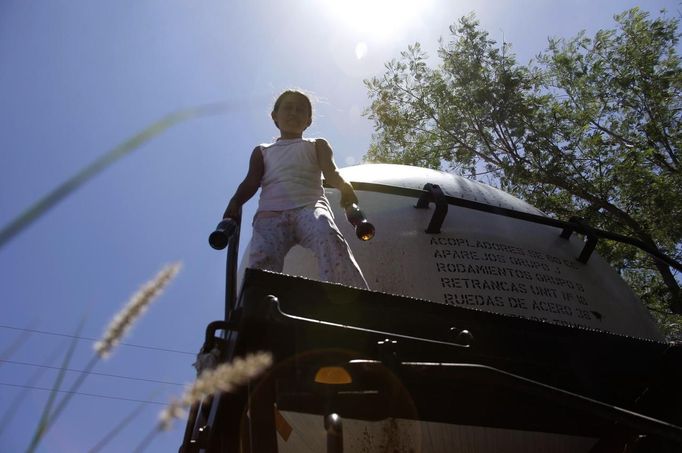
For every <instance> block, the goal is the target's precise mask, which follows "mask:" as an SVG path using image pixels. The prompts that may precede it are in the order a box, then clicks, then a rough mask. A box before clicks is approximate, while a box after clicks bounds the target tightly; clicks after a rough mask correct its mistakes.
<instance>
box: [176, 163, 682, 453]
mask: <svg viewBox="0 0 682 453" xmlns="http://www.w3.org/2000/svg"><path fill="white" fill-rule="evenodd" d="M341 172H342V174H343V176H344V178H345V179H346V180H348V181H352V184H353V186H354V187H355V189H356V192H357V193H358V197H359V199H360V203H361V207H362V210H363V211H364V212H365V213H366V214H367V215H368V217H369V220H370V221H371V222H372V223H373V225H374V227H375V229H376V235H375V237H374V238H373V239H372V240H369V241H360V240H358V239H356V237H355V233H354V231H353V226H352V225H351V224H349V223H347V222H345V221H342V220H341V219H343V216H344V215H345V214H344V213H343V212H342V210H341V209H340V208H338V209H336V210H335V212H334V215H335V217H336V218H337V225H338V226H339V227H340V229H341V230H342V233H343V234H344V236H345V238H346V240H347V241H348V242H349V244H350V245H351V248H352V250H353V253H354V255H355V258H356V260H357V261H358V263H359V264H360V267H361V268H362V270H363V272H364V274H365V277H366V279H367V282H368V284H369V289H358V288H351V287H347V286H344V285H338V284H332V283H327V282H321V281H318V279H317V275H318V272H317V268H316V260H315V259H314V257H313V256H312V255H311V253H310V252H308V251H307V250H305V249H303V248H300V247H295V248H294V249H292V250H291V251H290V252H289V254H288V255H287V257H286V259H285V265H284V270H283V272H282V273H273V272H267V271H262V270H255V269H246V268H245V267H244V266H243V265H242V266H241V268H240V269H239V270H238V269H237V261H238V258H237V250H238V248H239V232H238V228H235V230H236V231H235V232H234V234H231V235H230V239H229V246H228V258H227V260H228V263H227V276H226V278H227V290H226V310H225V319H223V320H220V321H215V322H213V323H211V324H210V325H209V326H208V328H207V331H206V338H205V343H204V345H203V347H202V350H201V353H208V352H209V351H217V352H218V354H219V356H220V358H221V360H224V361H229V360H231V359H233V358H234V357H237V356H241V355H244V354H246V353H248V352H250V351H260V350H266V351H270V352H271V353H272V354H273V357H274V364H273V366H272V367H271V368H270V369H269V370H268V371H267V372H266V373H265V374H264V375H262V376H261V377H260V378H259V379H258V380H257V381H254V382H251V383H250V384H249V385H248V386H245V387H244V388H242V389H239V390H238V391H237V392H234V393H230V394H219V395H213V396H212V397H211V398H209V399H207V400H206V401H203V402H201V403H199V404H197V405H195V407H193V410H192V412H191V414H190V417H189V420H188V423H187V428H186V432H185V437H184V439H183V443H182V446H181V448H180V450H181V451H183V452H194V451H196V452H200V451H201V452H241V451H247V452H307V451H310V452H317V451H319V452H325V451H326V452H341V451H348V452H368V453H369V452H406V453H407V452H443V453H445V452H472V453H473V452H477V453H488V452H491V453H492V452H567V453H568V452H576V453H577V452H585V453H588V452H594V453H596V452H624V451H628V452H667V451H669V452H673V451H676V452H677V451H682V430H681V429H680V428H679V426H678V425H680V424H681V423H682V420H681V416H682V410H681V409H680V408H681V407H682V406H681V405H680V403H681V402H682V398H681V395H682V393H681V392H680V390H679V387H680V385H679V382H682V380H680V378H682V365H681V364H682V362H681V361H680V360H681V359H682V353H681V352H680V351H681V349H680V347H679V346H678V345H676V344H671V343H667V342H666V341H665V339H664V336H663V335H662V333H661V332H660V331H659V329H658V328H657V326H656V323H655V322H654V320H653V319H652V318H651V316H650V315H649V313H648V311H647V309H646V308H645V307H644V306H643V305H642V303H641V302H640V301H639V300H638V298H637V297H636V295H635V294H634V293H633V292H632V290H631V289H630V288H629V287H628V286H627V285H626V284H625V282H624V281H623V280H622V279H621V278H620V276H619V275H618V273H617V272H616V271H615V270H613V269H612V268H611V267H610V266H609V265H608V263H606V262H605V260H603V259H602V258H601V257H600V256H599V255H598V254H597V253H596V252H595V246H596V243H597V241H600V240H618V241H623V242H628V243H630V244H632V245H633V246H640V247H642V248H646V246H645V245H644V244H640V243H638V242H637V241H634V240H632V239H630V238H625V237H621V236H618V235H614V234H612V233H609V232H605V231H601V230H597V229H594V228H592V227H590V226H589V225H586V224H585V223H584V222H582V221H581V220H580V219H569V220H568V221H565V220H557V219H553V218H550V217H548V216H546V215H544V214H543V213H542V212H540V211H539V210H537V209H536V208H534V207H533V206H530V205H529V204H527V203H525V202H523V201H521V200H519V199H517V198H515V197H513V196H511V195H509V194H507V193H505V192H502V191H500V190H498V189H495V188H493V187H490V186H487V185H484V184H481V183H478V182H475V181H471V180H468V179H465V178H462V177H458V176H455V175H452V174H449V173H445V172H440V171H435V170H428V169H423V168H415V167H409V166H402V165H387V164H367V165H358V166H354V167H347V168H343V169H341ZM327 196H328V198H329V199H330V202H331V205H332V206H337V205H338V193H336V191H334V190H332V189H327ZM647 251H649V252H650V253H652V254H653V255H654V256H655V258H656V259H660V260H665V261H666V262H667V263H668V264H670V265H671V266H674V267H676V268H678V269H679V266H680V265H679V263H676V262H674V261H673V260H671V259H669V258H667V257H665V256H662V255H660V254H657V252H656V251H654V250H647Z"/></svg>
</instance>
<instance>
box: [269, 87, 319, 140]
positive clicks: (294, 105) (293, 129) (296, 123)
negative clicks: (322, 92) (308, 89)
mask: <svg viewBox="0 0 682 453" xmlns="http://www.w3.org/2000/svg"><path fill="white" fill-rule="evenodd" d="M272 119H273V121H274V122H275V124H276V125H277V127H278V128H279V130H280V133H281V135H282V137H283V138H287V137H289V138H298V137H301V136H302V135H303V131H304V130H306V129H307V128H308V126H310V124H311V123H312V121H313V119H312V115H311V112H310V106H309V104H308V100H307V99H306V98H305V97H303V96H302V95H297V94H289V95H286V96H285V97H284V98H282V101H281V102H280V104H279V106H278V108H277V110H275V111H273V112H272Z"/></svg>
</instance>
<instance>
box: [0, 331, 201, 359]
mask: <svg viewBox="0 0 682 453" xmlns="http://www.w3.org/2000/svg"><path fill="white" fill-rule="evenodd" d="M0 328H2V329H10V330H20V331H23V332H30V333H39V334H42V335H53V336H57V337H67V338H76V339H78V340H84V341H97V340H99V338H92V337H84V336H80V335H70V334H67V333H59V332H50V331H47V330H38V329H27V328H24V327H14V326H8V325H0ZM119 344H120V345H121V346H129V347H131V348H140V349H151V350H154V351H164V352H174V353H176V354H187V355H191V356H195V355H196V353H195V352H187V351H180V350H177V349H168V348H159V347H155V346H144V345H140V344H133V343H119Z"/></svg>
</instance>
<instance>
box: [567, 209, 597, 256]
mask: <svg viewBox="0 0 682 453" xmlns="http://www.w3.org/2000/svg"><path fill="white" fill-rule="evenodd" d="M569 222H570V223H571V224H572V225H567V226H566V227H565V228H564V229H563V230H562V231H561V237H562V238H564V239H568V238H570V237H571V234H573V232H574V231H575V230H576V228H575V227H576V226H578V227H580V230H582V232H583V233H584V234H585V236H586V237H587V241H585V246H584V247H583V250H582V252H580V256H579V257H578V261H580V262H581V263H583V264H585V263H587V261H588V260H589V259H590V256H592V252H594V249H595V247H596V246H597V240H598V239H599V237H598V236H597V234H596V232H595V231H594V229H593V228H592V227H591V226H589V225H588V224H587V223H585V221H584V220H583V219H581V218H580V217H571V218H570V219H569Z"/></svg>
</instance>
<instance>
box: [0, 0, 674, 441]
mask: <svg viewBox="0 0 682 453" xmlns="http://www.w3.org/2000/svg"><path fill="white" fill-rule="evenodd" d="M635 5H636V3H635V2H631V1H606V0H604V1H599V2H595V1H594V0H585V1H578V0H575V1H569V0H555V1H540V0H522V1H502V0H500V1H493V0H479V1H473V0H468V1H453V0H419V1H411V0H289V1H280V2H274V1H265V0H250V1H243V2H237V1H233V2H227V1H222V2H221V1H217V0H202V1H181V0H146V1H139V0H117V1H109V2H92V1H85V0H36V1H33V2H22V1H17V0H4V1H2V2H0V227H1V226H4V225H6V224H7V223H8V222H9V221H10V220H12V219H13V218H15V217H16V216H17V215H18V214H19V213H21V212H22V211H23V210H24V209H25V208H26V207H28V206H29V205H30V204H31V203H33V202H35V201H36V200H38V199H39V198H40V197H41V196H43V195H44V194H46V193H47V192H49V191H50V190H51V189H53V188H54V187H55V186H57V185H58V184H60V183H61V182H63V181H65V180H66V179H67V178H69V177H70V176H72V175H73V174H74V173H75V172H77V171H78V170H80V169H81V168H82V167H84V166H85V165H87V164H88V163H90V162H92V161H93V160H95V159H96V158H97V157H99V156H101V155H103V154H104V153H106V152H107V151H108V150H110V149H112V148H113V147H115V146H116V145H117V144H119V143H121V142H122V141H124V140H126V139H127V138H129V137H130V136H132V135H133V134H134V133H136V132H138V131H139V130H141V129H143V128H144V127H146V126H148V125H149V124H150V123H152V122H154V121H156V120H158V119H159V118H161V117H162V116H164V115H166V114H168V113H170V112H173V111H176V110H179V109H184V108H188V107H192V106H196V105H201V104H205V103H211V102H227V103H229V105H230V110H229V111H228V112H227V113H226V114H223V115H220V116H213V117H210V118H199V119H194V120H190V121H188V122H185V123H182V124H180V125H177V126H175V127H173V128H172V129H170V130H168V131H166V132H165V133H164V134H162V135H161V136H159V137H157V138H155V139H153V140H152V141H150V142H148V143H146V144H145V145H143V146H142V147H141V148H139V149H138V150H137V151H136V152H135V153H133V154H132V155H130V156H127V157H126V158H124V159H123V160H121V161H119V162H117V163H116V164H115V165H113V166H112V167H110V168H108V169H107V170H106V171H105V172H104V173H102V174H101V175H99V176H98V177H96V178H95V179H93V180H92V181H90V182H89V183H88V184H87V185H86V186H84V187H82V188H81V189H79V190H78V191H77V192H76V193H74V194H73V195H71V196H70V197H68V198H67V199H66V200H64V201H63V202H62V203H60V204H59V205H58V206H56V207H55V208H54V209H53V210H51V211H50V212H49V213H48V214H47V215H45V216H44V217H43V218H41V219H40V220H38V221H37V222H36V223H34V224H33V225H31V226H30V227H29V228H28V229H27V230H25V231H23V232H22V233H21V234H20V235H18V236H16V237H15V238H14V239H13V240H12V241H10V242H9V243H7V244H6V245H5V246H4V247H2V248H0V300H1V304H2V305H1V306H2V316H1V318H0V359H2V361H0V417H2V420H3V422H4V421H5V420H7V421H6V423H5V424H0V451H6V452H15V451H24V450H25V448H26V447H27V445H28V443H29V440H30V437H31V435H32V432H33V430H34V429H35V425H36V422H37V420H38V418H39V416H40V412H41V410H42V408H43V406H44V405H45V402H46V399H47V397H48V392H47V391H45V390H39V388H49V387H51V386H52V384H53V382H54V379H55V377H56V376H57V372H56V371H55V370H54V369H50V368H45V367H59V366H60V363H61V360H62V357H63V355H64V354H65V352H66V349H67V347H68V343H69V339H68V338H66V337H63V336H58V335H57V334H62V335H72V334H73V333H74V332H75V329H76V327H77V325H78V323H79V321H80V319H81V318H82V317H83V316H86V321H85V326H84V328H83V331H82V333H81V336H82V337H87V338H98V337H99V336H100V335H101V334H102V331H103V329H104V327H105V326H106V324H107V323H108V322H109V319H110V318H111V317H112V316H113V314H114V313H116V312H117V311H118V310H119V308H120V307H121V306H122V305H123V303H124V302H125V301H126V300H127V299H128V297H129V296H130V295H131V294H132V293H133V292H135V290H136V289H138V288H139V286H140V285H141V284H142V283H144V282H145V281H147V280H148V279H150V278H151V277H152V276H153V275H155V274H156V272H157V271H158V270H159V269H160V268H161V267H162V265H164V264H165V263H168V262H171V261H176V260H180V261H182V262H183V265H184V267H183V270H182V271H181V272H180V274H179V275H178V277H177V279H176V280H175V281H174V282H172V283H171V285H170V286H169V287H168V289H167V291H166V292H165V294H164V295H163V296H162V297H161V298H160V299H159V300H158V301H157V302H156V303H155V304H154V305H153V306H152V307H151V308H150V310H149V311H148V313H147V314H146V315H145V317H144V318H143V319H142V320H141V321H140V322H139V323H138V324H137V325H136V326H135V328H134V330H133V332H132V333H131V335H129V336H128V337H127V339H126V340H125V341H126V342H127V343H132V344H134V345H138V346H144V348H140V347H132V346H127V345H122V346H120V347H119V348H118V349H117V350H115V351H114V354H113V355H112V356H111V357H110V358H109V359H108V360H107V361H105V362H100V363H99V364H98V365H97V366H96V367H95V369H94V371H95V372H97V373H101V374H100V375H91V376H89V377H88V378H87V380H86V381H85V384H84V385H83V386H82V387H81V389H80V390H79V391H80V392H82V393H87V394H90V395H89V396H88V395H76V396H74V398H73V399H72V400H71V402H70V404H69V406H68V407H67V410H66V411H65V412H64V413H63V415H62V417H61V418H60V420H59V421H58V422H57V424H56V425H55V426H54V427H53V428H52V429H51V430H50V431H49V433H48V434H47V437H46V438H45V440H44V442H43V443H42V446H41V447H40V448H39V450H38V451H40V452H81V451H87V450H88V449H89V448H91V447H93V446H94V445H95V444H96V443H97V442H98V441H100V440H101V439H102V438H103V437H104V436H105V435H106V434H107V433H108V431H109V430H110V429H111V428H112V427H113V426H115V425H116V424H117V423H119V422H120V421H121V420H122V419H123V418H124V417H126V416H127V415H128V414H130V413H131V412H132V411H134V410H135V408H136V407H137V405H138V404H139V403H137V402H135V401H130V400H145V401H154V402H158V403H165V402H167V401H168V400H169V398H170V397H171V396H172V395H178V394H179V393H180V392H181V391H182V387H181V386H179V385H175V384H162V383H159V382H158V381H165V382H170V383H177V384H182V383H187V382H190V381H191V380H192V379H193V377H194V370H193V368H192V367H191V364H192V362H193V361H194V357H193V355H194V354H195V353H196V351H197V350H198V349H199V347H200V346H201V343H202V340H203V334H204V328H205V326H206V324H207V323H208V322H210V321H212V320H215V319H219V318H221V317H222V314H223V300H224V272H225V269H224V264H225V256H224V253H220V252H216V251H214V250H212V249H211V248H209V246H208V244H207V235H208V233H209V232H210V231H211V230H212V229H213V227H214V226H215V224H216V223H217V222H218V220H219V218H220V216H221V215H222V212H223V209H224V207H225V204H226V201H227V199H228V198H229V196H231V194H232V193H233V191H234V190H235V188H236V186H237V184H238V183H239V182H240V181H241V179H242V178H243V176H244V174H245V171H246V168H247V163H248V157H249V154H250V150H251V149H253V147H254V145H256V144H258V143H262V142H268V141H270V140H271V139H272V138H273V137H275V136H276V134H277V130H276V129H275V128H274V125H273V124H272V122H271V121H270V119H269V111H270V109H271V107H272V102H273V100H274V98H275V97H276V96H277V94H279V92H280V91H282V90H283V89H286V88H289V87H300V88H303V89H305V90H307V91H310V92H312V93H313V94H314V97H315V98H316V106H315V110H316V111H315V118H314V122H313V125H312V127H311V128H310V129H309V131H308V132H309V134H308V135H309V136H324V137H326V138H327V139H328V140H329V141H330V143H331V144H332V146H333V147H334V149H335V156H336V161H337V163H338V164H339V165H340V166H345V165H352V164H355V163H357V162H359V161H360V160H361V158H362V156H363V154H364V152H365V151H366V150H367V148H368V145H369V143H370V138H371V133H372V125H371V124H370V123H369V122H368V120H367V119H365V118H364V117H362V115H361V113H362V111H363V110H364V109H365V108H366V107H367V106H368V101H367V92H366V90H365V88H364V86H363V83H362V81H363V79H365V78H368V77H371V76H373V75H380V74H382V72H383V65H384V63H385V62H386V61H388V60H389V59H391V58H393V57H397V56H398V55H399V52H400V51H401V50H404V49H405V48H406V47H407V45H408V44H410V43H413V42H415V41H419V42H421V44H422V45H423V47H424V48H425V49H426V50H427V51H431V54H433V53H434V52H433V51H434V50H435V48H436V46H437V40H438V38H439V37H441V36H447V35H448V25H449V24H451V23H453V22H454V21H456V20H457V19H458V18H459V17H461V16H462V15H464V14H467V13H468V12H470V11H475V12H476V14H477V16H478V18H479V19H480V21H481V23H482V25H483V27H485V28H486V29H487V30H488V31H489V32H490V34H491V37H492V38H493V39H496V40H498V41H501V40H502V39H504V40H505V41H507V42H509V43H511V44H512V48H513V50H515V52H516V53H517V56H518V57H519V60H520V61H521V62H524V63H525V62H527V61H528V59H530V58H531V57H533V56H534V55H535V54H537V53H538V52H540V51H541V50H542V49H544V47H545V45H546V42H547V37H548V36H561V37H570V36H573V35H575V34H576V33H577V32H578V31H579V30H581V29H586V30H587V31H588V32H590V33H593V32H594V31H596V30H597V29H599V28H605V27H612V26H613V21H612V16H613V14H615V13H618V12H621V11H623V10H625V9H627V8H629V7H632V6H635ZM639 5H640V6H641V7H642V8H643V9H645V10H647V11H650V12H652V13H657V12H658V10H659V9H661V8H666V9H668V10H669V11H671V12H672V13H673V14H677V13H676V12H677V11H678V10H679V8H680V6H679V2H678V1H654V0H651V1H642V2H640V3H639ZM254 206H255V199H254V200H252V202H251V203H249V204H248V205H247V207H246V210H245V214H244V217H245V222H244V224H245V229H244V232H243V236H242V244H245V243H246V241H247V239H248V237H249V235H250V232H249V229H248V224H249V223H250V218H251V216H252V215H253V210H254ZM21 329H30V330H34V331H40V332H32V333H30V334H29V332H27V331H26V330H21ZM47 333H52V335H48V334H47ZM13 346H16V347H13ZM150 347H151V348H161V349H165V350H168V351H164V350H159V349H149V348H150ZM91 351H92V342H91V341H86V340H82V341H78V343H77V349H76V354H75V356H74V359H73V360H72V362H71V364H70V365H69V367H70V368H73V369H82V368H83V367H84V366H85V364H86V363H87V361H88V360H89V359H90V357H91V356H92V352H91ZM29 364H33V365H41V366H42V367H37V366H29ZM39 373H42V374H39ZM102 374H105V375H102ZM112 375H116V376H118V377H115V376H112ZM76 376H77V375H76V373H74V372H68V373H67V374H66V383H67V385H68V384H70V382H72V381H73V379H74V378H75V377H76ZM121 376H125V377H128V378H135V379H123V378H122V377H121ZM152 381H157V382H152ZM22 386H23V387H22ZM28 386H31V387H35V388H33V389H27V388H26V387H28ZM95 395H96V396H95ZM17 398H20V399H21V400H20V401H21V404H20V406H19V407H18V408H17V409H16V411H15V412H14V413H12V414H9V415H10V416H9V418H7V419H5V417H6V416H7V415H8V414H7V412H6V411H7V408H8V407H10V406H11V405H12V404H13V403H14V401H15V400H17ZM161 409H162V406H161V405H160V404H154V403H149V404H146V406H145V407H144V409H143V410H142V412H141V413H140V414H139V416H137V418H136V419H135V421H134V422H133V424H132V425H131V426H128V427H127V428H126V429H125V430H124V431H123V432H122V433H121V434H119V435H118V436H117V437H116V438H115V439H114V440H113V441H112V442H111V443H110V444H109V446H108V447H107V448H106V449H105V450H103V451H111V452H127V451H132V449H133V448H134V447H135V446H136V445H137V444H139V443H140V441H141V440H142V439H143V438H144V436H145V435H146V434H147V432H148V431H149V430H150V429H152V427H153V426H154V425H155V423H156V420H157V414H158V412H159V411H160V410H161ZM175 426H176V427H175V429H174V430H172V431H171V432H168V433H162V434H160V435H159V436H157V437H156V439H155V440H154V441H153V443H152V444H151V446H150V447H149V448H148V450H147V451H158V452H168V451H177V448H178V446H179V445H180V440H181V437H182V433H183V430H184V423H183V422H180V423H177V424H176V425H175Z"/></svg>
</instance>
